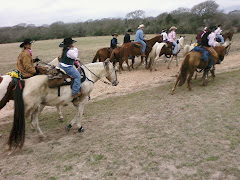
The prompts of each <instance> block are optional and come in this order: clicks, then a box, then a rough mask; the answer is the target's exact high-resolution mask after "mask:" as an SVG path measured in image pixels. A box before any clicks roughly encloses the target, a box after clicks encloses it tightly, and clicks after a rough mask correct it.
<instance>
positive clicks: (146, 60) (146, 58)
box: [145, 56, 148, 69]
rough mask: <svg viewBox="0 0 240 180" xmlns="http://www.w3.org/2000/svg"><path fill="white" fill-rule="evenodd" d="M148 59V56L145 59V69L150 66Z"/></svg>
mask: <svg viewBox="0 0 240 180" xmlns="http://www.w3.org/2000/svg"><path fill="white" fill-rule="evenodd" d="M147 59H148V56H146V57H145V68H146V69H148V66H147Z"/></svg>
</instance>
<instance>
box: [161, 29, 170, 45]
mask: <svg viewBox="0 0 240 180" xmlns="http://www.w3.org/2000/svg"><path fill="white" fill-rule="evenodd" d="M161 35H162V37H163V42H167V41H168V35H167V29H163V30H162V33H161Z"/></svg>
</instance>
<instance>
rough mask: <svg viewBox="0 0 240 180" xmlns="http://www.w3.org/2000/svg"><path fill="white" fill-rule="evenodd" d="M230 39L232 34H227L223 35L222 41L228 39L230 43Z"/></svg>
mask: <svg viewBox="0 0 240 180" xmlns="http://www.w3.org/2000/svg"><path fill="white" fill-rule="evenodd" d="M232 37H233V32H231V31H230V32H227V33H225V34H224V35H223V38H224V41H226V39H229V40H230V41H232Z"/></svg>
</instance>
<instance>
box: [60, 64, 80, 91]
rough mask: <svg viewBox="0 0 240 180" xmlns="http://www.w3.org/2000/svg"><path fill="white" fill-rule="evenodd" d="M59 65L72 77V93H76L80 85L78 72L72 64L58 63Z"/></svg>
mask: <svg viewBox="0 0 240 180" xmlns="http://www.w3.org/2000/svg"><path fill="white" fill-rule="evenodd" d="M59 67H60V68H61V69H63V70H64V71H65V72H66V73H67V74H68V75H69V76H71V77H73V78H74V81H73V86H72V95H75V94H77V93H78V92H79V91H80V87H81V75H80V73H79V72H78V71H77V70H76V69H75V68H74V67H73V66H69V67H64V66H62V65H61V64H59Z"/></svg>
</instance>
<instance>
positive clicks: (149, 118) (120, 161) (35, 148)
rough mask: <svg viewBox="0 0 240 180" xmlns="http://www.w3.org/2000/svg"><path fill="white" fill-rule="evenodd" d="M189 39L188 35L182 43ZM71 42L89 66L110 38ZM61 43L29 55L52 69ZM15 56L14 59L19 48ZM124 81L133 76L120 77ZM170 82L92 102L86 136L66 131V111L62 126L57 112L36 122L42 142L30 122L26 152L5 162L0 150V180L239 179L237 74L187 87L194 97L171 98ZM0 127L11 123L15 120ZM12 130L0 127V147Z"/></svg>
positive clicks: (42, 45)
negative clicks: (123, 78) (42, 60)
mask: <svg viewBox="0 0 240 180" xmlns="http://www.w3.org/2000/svg"><path fill="white" fill-rule="evenodd" d="M152 36H153V35H149V37H152ZM193 37H194V36H193V35H187V39H186V41H185V42H186V43H187V42H190V40H191V39H192V38H193ZM76 39H77V41H78V42H77V44H76V46H77V47H78V49H79V50H80V59H82V60H84V62H90V61H91V59H92V58H93V56H94V53H95V52H96V50H97V49H99V48H101V47H107V46H108V44H109V43H108V42H109V40H110V39H111V37H88V38H76ZM121 39H122V36H120V37H119V40H121ZM236 39H240V34H237V35H236ZM236 39H234V40H235V41H236V42H238V41H237V40H236ZM103 41H104V42H103ZM60 42H61V40H49V41H39V42H36V44H34V45H33V47H34V48H33V50H34V54H38V55H39V57H40V58H41V57H42V59H44V60H45V59H46V62H49V61H51V60H52V59H53V58H55V57H56V56H57V55H58V54H59V53H60V48H58V44H59V43H60ZM120 42H121V41H120ZM82 43H83V44H84V43H85V46H83V44H82ZM14 46H16V49H17V46H19V44H15V43H14V44H6V45H0V51H1V54H3V56H2V57H0V58H1V59H0V63H1V67H0V68H1V69H0V70H1V72H3V71H6V69H7V68H8V67H11V68H12V66H14V63H15V61H16V58H15V57H11V58H15V59H14V60H12V61H10V60H9V59H8V58H9V57H10V56H7V55H6V53H2V52H6V51H7V49H8V48H9V49H10V50H14V48H13V47H14ZM55 46H56V48H54V47H55ZM37 47H38V48H37ZM35 48H36V49H35ZM55 49H56V50H55ZM239 49H240V46H239V43H235V44H234V46H233V47H232V48H231V51H232V53H233V54H234V53H237V51H238V50H239ZM81 51H82V52H81ZM83 52H84V53H83ZM12 53H15V54H16V55H15V56H17V54H18V53H19V49H18V51H17V50H16V51H15V50H14V52H12ZM4 54H5V55H4ZM4 56H5V58H3V57H4ZM11 56H13V55H12V54H11ZM81 57H82V58H81ZM238 57H239V56H238ZM4 59H5V61H4ZM10 62H11V63H10ZM224 63H225V62H224ZM221 65H222V64H221ZM164 68H165V67H164ZM161 70H162V69H161ZM174 70H175V69H174ZM137 71H140V73H142V74H143V72H141V70H137ZM165 71H166V68H165ZM6 72H7V71H6ZM149 73H150V72H149ZM154 73H155V72H154ZM2 74H3V73H2ZM126 74H128V75H129V76H131V75H133V74H134V73H133V72H125V74H123V75H122V76H124V75H126ZM122 76H120V78H121V77H122ZM149 76H150V75H149ZM139 78H140V77H139ZM120 83H121V81H120ZM173 83H174V82H173V81H171V82H167V83H164V84H163V85H158V86H157V87H155V88H148V89H145V90H139V91H136V92H134V93H127V94H125V95H119V94H118V95H117V96H115V97H110V98H107V99H102V100H93V101H90V102H89V103H87V105H86V108H85V110H84V118H83V120H82V125H83V127H84V128H85V130H86V131H85V132H84V133H77V129H76V127H75V126H74V127H73V128H72V130H71V131H70V132H68V133H67V132H65V131H64V127H65V126H66V125H67V124H68V122H69V121H70V120H71V119H72V118H73V116H74V114H72V113H71V112H72V111H73V107H72V106H71V105H69V106H67V107H64V109H63V115H64V123H60V122H58V120H57V113H56V112H55V111H54V112H53V111H48V112H47V113H43V114H41V115H40V126H41V128H42V130H43V132H44V133H45V134H46V135H47V136H48V137H47V139H45V140H39V138H38V136H37V132H33V131H31V130H30V123H29V121H30V120H27V127H26V130H27V132H26V141H25V145H24V147H23V149H22V150H21V151H18V152H15V153H13V154H12V155H10V156H7V155H6V153H5V152H4V151H3V149H1V152H0V177H1V178H0V179H7V180H12V179H49V180H55V179H71V180H78V179H81V180H98V179H102V180H123V179H124V180H133V179H134V180H135V179H141V180H162V179H168V180H175V179H178V180H180V179H181V180H203V179H213V180H238V179H240V163H239V162H240V126H239V125H240V111H239V106H240V96H239V94H240V82H239V70H237V71H236V70H235V71H231V72H226V73H220V74H217V76H216V78H215V80H214V81H213V82H212V81H211V82H210V83H209V84H208V86H203V87H202V86H200V84H201V83H200V78H198V79H197V80H193V81H192V88H193V91H188V90H187V89H186V87H185V86H184V87H181V88H179V87H177V90H176V94H174V95H171V88H172V87H173ZM149 87H150V86H149ZM4 120H5V121H11V120H12V116H9V117H6V118H5V119H4ZM10 128H11V123H8V124H4V125H0V133H1V134H2V138H0V146H2V145H3V144H4V143H5V142H6V140H7V137H8V134H9V131H10Z"/></svg>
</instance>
